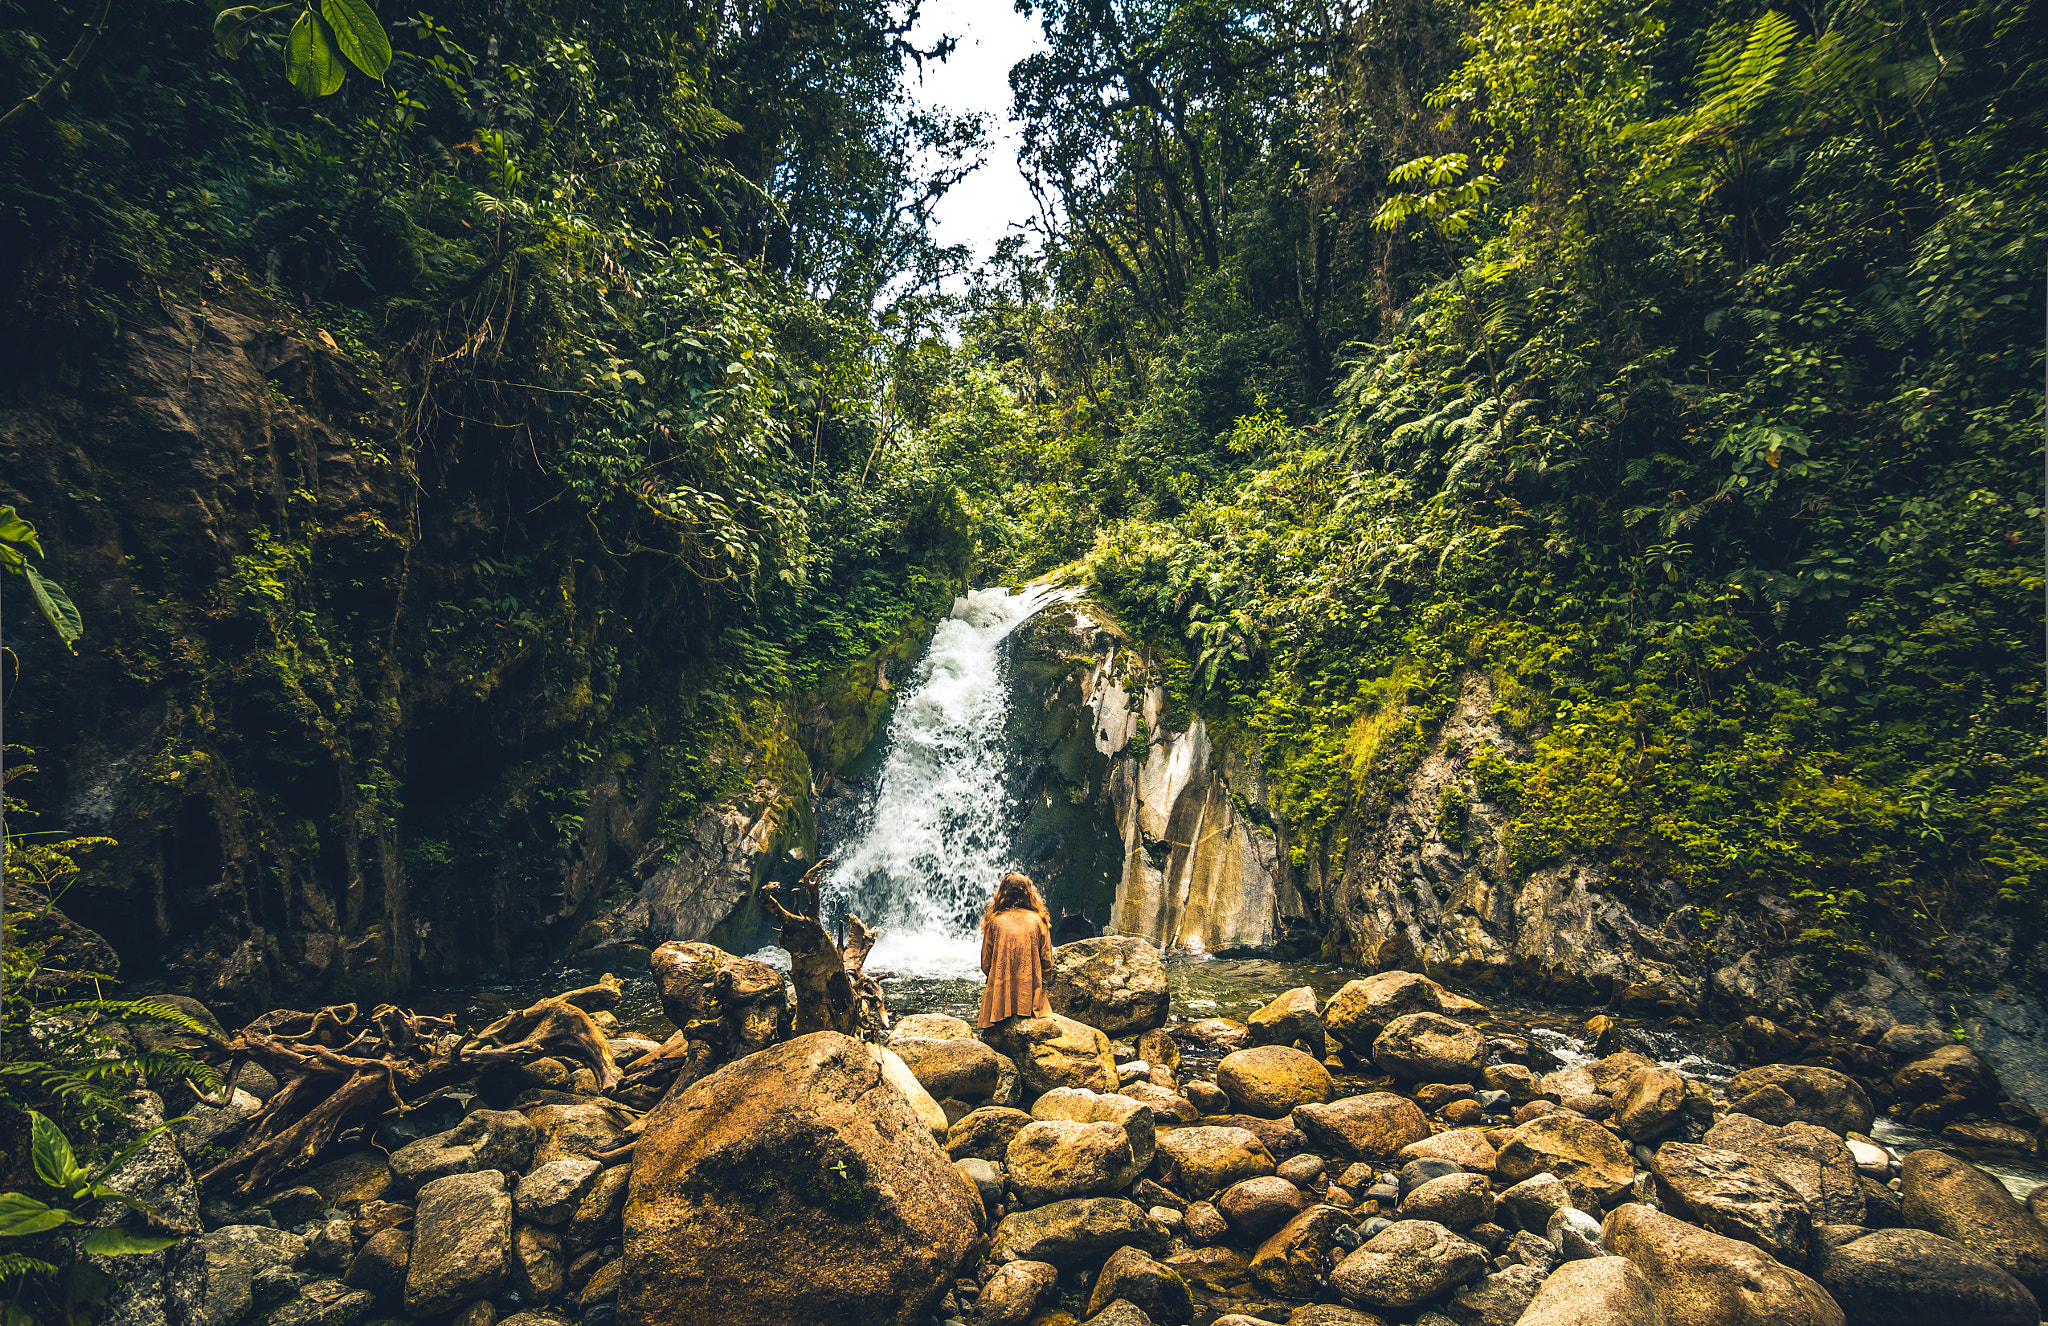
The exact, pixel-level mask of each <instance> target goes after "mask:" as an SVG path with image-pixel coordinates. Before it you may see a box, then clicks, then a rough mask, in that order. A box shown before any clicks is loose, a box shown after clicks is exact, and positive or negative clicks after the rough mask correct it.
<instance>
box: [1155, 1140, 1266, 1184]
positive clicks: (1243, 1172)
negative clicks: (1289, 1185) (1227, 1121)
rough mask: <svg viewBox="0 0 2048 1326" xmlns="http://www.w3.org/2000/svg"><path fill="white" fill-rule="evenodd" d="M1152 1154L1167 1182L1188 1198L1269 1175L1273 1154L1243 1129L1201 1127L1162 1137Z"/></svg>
mask: <svg viewBox="0 0 2048 1326" xmlns="http://www.w3.org/2000/svg"><path fill="white" fill-rule="evenodd" d="M1155 1154H1156V1155H1157V1156H1158V1160H1159V1170H1160V1175H1161V1177H1162V1178H1164V1179H1165V1180H1166V1182H1168V1183H1170V1184H1172V1185H1173V1186H1174V1187H1176V1188H1178V1189H1179V1190H1180V1191H1181V1192H1183V1193H1185V1194H1187V1195H1188V1196H1189V1197H1197V1198H1204V1199H1206V1198H1207V1197H1208V1196H1209V1195H1210V1194H1211V1193H1214V1192H1216V1191H1217V1190H1218V1189H1221V1188H1227V1187H1229V1186H1230V1185H1231V1184H1233V1183H1236V1182H1237V1181H1238V1180H1240V1179H1253V1178H1258V1177H1259V1176H1261V1175H1264V1174H1271V1173H1272V1172H1273V1170H1274V1168H1275V1166H1274V1162H1273V1153H1272V1152H1270V1151H1268V1150H1267V1149H1266V1146H1265V1143H1263V1142H1261V1141H1259V1138H1258V1134H1256V1133H1253V1132H1250V1131H1248V1130H1246V1129H1243V1128H1228V1127H1216V1126H1206V1125H1205V1126H1202V1127H1197V1128H1176V1129H1174V1130H1173V1131H1172V1132H1169V1133H1165V1134H1162V1135H1161V1136H1160V1138H1159V1141H1158V1143H1157V1150H1156V1152H1155Z"/></svg>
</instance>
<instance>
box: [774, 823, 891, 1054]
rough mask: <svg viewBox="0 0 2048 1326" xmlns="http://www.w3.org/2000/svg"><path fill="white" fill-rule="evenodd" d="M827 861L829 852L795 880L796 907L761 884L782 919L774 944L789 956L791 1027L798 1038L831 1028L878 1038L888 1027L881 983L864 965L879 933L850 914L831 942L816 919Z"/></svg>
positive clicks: (830, 936) (848, 1034) (843, 1033)
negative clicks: (793, 1004)
mask: <svg viewBox="0 0 2048 1326" xmlns="http://www.w3.org/2000/svg"><path fill="white" fill-rule="evenodd" d="M831 864H832V858H831V857H829V856H828V857H826V858H824V859H823V860H821V861H819V862H818V864H816V865H814V866H812V867H811V868H810V869H809V870H807V871H805V872H804V877H803V879H801V880H800V881H798V883H797V889H798V891H799V896H798V898H797V905H798V906H799V907H800V908H802V910H801V911H795V912H793V911H791V910H789V908H787V907H785V906H783V905H782V898H781V890H780V888H779V886H777V885H775V884H773V883H769V884H763V885H762V886H761V897H762V900H763V901H764V902H766V903H767V904H768V908H769V910H770V911H771V912H772V913H774V915H775V916H776V917H777V918H779V919H780V921H781V923H782V933H781V934H780V936H779V937H778V941H777V942H778V943H779V944H780V945H781V947H782V948H783V950H784V951H786V952H787V953H788V954H789V964H790V969H789V979H790V983H791V984H793V985H794V986H795V987H796V1018H795V1028H794V1030H795V1033H796V1034H797V1035H799V1036H803V1035H807V1034H809V1033H810V1032H813V1031H836V1032H839V1033H841V1034H842V1035H846V1036H858V1037H861V1038H862V1039H864V1040H871V1041H880V1040H881V1039H883V1037H884V1036H886V1035H887V1033H888V1030H889V1008H888V1005H887V1003H886V1002H885V1001H884V1000H883V998H882V987H881V986H880V984H878V983H877V982H876V981H875V979H874V977H872V976H870V975H868V974H867V972H866V971H865V970H863V968H864V966H865V964H866V963H867V959H868V954H869V953H871V952H873V951H874V947H875V941H876V940H877V939H879V938H880V937H881V931H879V930H870V929H869V928H868V927H867V926H866V925H865V924H864V923H863V922H862V921H861V919H860V918H859V917H858V916H849V917H847V918H846V929H845V930H844V931H843V932H842V933H841V936H840V939H839V940H838V941H837V942H835V941H834V940H833V938H832V934H831V932H830V931H828V930H826V929H825V927H824V926H823V925H822V924H820V923H819V921H818V905H819V902H820V897H819V893H820V888H821V885H822V881H823V879H824V875H825V867H827V866H829V865H831Z"/></svg>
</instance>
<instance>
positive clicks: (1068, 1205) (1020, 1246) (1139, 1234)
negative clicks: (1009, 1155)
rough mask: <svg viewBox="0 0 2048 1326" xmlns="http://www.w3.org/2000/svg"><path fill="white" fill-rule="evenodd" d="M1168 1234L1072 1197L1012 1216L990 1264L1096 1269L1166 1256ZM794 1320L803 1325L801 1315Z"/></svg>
mask: <svg viewBox="0 0 2048 1326" xmlns="http://www.w3.org/2000/svg"><path fill="white" fill-rule="evenodd" d="M1167 1240H1168V1235H1167V1232H1166V1229H1165V1228H1164V1227H1163V1226H1161V1225H1156V1224H1154V1223H1153V1222H1151V1221H1149V1220H1147V1219H1146V1218H1145V1213H1144V1212H1143V1211H1140V1210H1139V1209H1138V1208H1137V1206H1136V1205H1135V1204H1133V1203H1131V1202H1127V1201H1125V1200H1124V1199H1123V1198H1121V1197H1074V1198H1069V1199H1068V1200H1066V1201H1064V1202H1054V1203H1052V1204H1051V1205H1050V1206H1039V1207H1034V1208H1032V1209H1031V1210H1028V1211H1012V1212H1011V1213H1010V1214H1008V1215H1006V1216H1004V1217H1003V1219H1002V1222H1001V1223H1000V1224H998V1225H997V1226H996V1233H995V1239H994V1241H993V1242H992V1243H991V1244H990V1246H989V1253H988V1260H989V1262H990V1263H991V1264H992V1265H997V1266H1000V1265H1003V1264H1004V1263H1006V1262H1017V1261H1024V1262H1047V1263H1050V1264H1051V1265H1053V1266H1057V1267H1059V1268H1060V1269H1062V1270H1067V1269H1070V1268H1072V1267H1076V1266H1097V1265H1100V1264H1101V1262H1102V1260H1103V1259H1104V1258H1105V1257H1107V1256H1109V1254H1110V1253H1112V1252H1115V1251H1116V1250H1117V1249H1118V1248H1142V1249H1144V1250H1145V1251H1146V1252H1149V1253H1151V1254H1153V1255H1154V1256H1158V1255H1159V1254H1160V1253H1162V1252H1165V1251H1166V1244H1167ZM791 1320H792V1321H803V1320H807V1319H806V1318H804V1317H802V1316H796V1317H793V1318H791Z"/></svg>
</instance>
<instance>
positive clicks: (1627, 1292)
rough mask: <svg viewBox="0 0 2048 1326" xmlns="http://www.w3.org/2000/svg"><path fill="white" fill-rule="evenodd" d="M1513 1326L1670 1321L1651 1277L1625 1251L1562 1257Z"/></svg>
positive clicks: (1646, 1325)
mask: <svg viewBox="0 0 2048 1326" xmlns="http://www.w3.org/2000/svg"><path fill="white" fill-rule="evenodd" d="M1515 1326H1669V1324H1668V1323H1667V1322H1666V1320H1665V1317H1664V1309H1663V1308H1662V1307H1660V1306H1659V1305H1658V1303H1657V1296H1656V1294H1655V1293H1654V1292H1653V1291H1652V1290H1651V1288H1650V1282H1649V1281H1648V1280H1647V1279H1645V1278H1644V1277H1643V1273H1642V1272H1641V1271H1639V1270H1637V1269H1636V1266H1635V1263H1634V1262H1631V1261H1629V1260H1628V1259H1627V1258H1626V1257H1591V1258H1588V1259H1586V1260H1584V1261H1576V1262H1566V1263H1565V1264H1564V1265H1562V1266H1560V1267H1558V1268H1557V1269H1556V1270H1555V1271H1553V1272H1551V1274H1550V1276H1549V1278H1548V1279H1546V1280H1544V1282H1543V1287H1542V1288H1541V1289H1538V1290H1537V1291H1536V1297H1534V1298H1533V1299H1531V1300H1530V1301H1529V1306H1528V1307H1527V1308H1525V1309H1523V1311H1522V1315H1521V1318H1520V1319H1519V1320H1518V1321H1517V1322H1516V1323H1515Z"/></svg>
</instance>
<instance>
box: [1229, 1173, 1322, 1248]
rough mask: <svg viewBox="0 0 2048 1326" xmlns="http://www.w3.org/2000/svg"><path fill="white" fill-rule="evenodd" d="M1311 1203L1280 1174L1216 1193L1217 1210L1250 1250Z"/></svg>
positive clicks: (1234, 1185)
mask: <svg viewBox="0 0 2048 1326" xmlns="http://www.w3.org/2000/svg"><path fill="white" fill-rule="evenodd" d="M1308 1204H1309V1197H1308V1194H1307V1193H1305V1192H1303V1191H1302V1190H1301V1189H1299V1188H1297V1187H1295V1186H1294V1185H1293V1184H1292V1183H1289V1182H1288V1181H1287V1180H1286V1179H1283V1178H1281V1177H1280V1176H1279V1175H1277V1174H1268V1175H1265V1176H1263V1177H1261V1178H1256V1179H1242V1180H1240V1181H1238V1182H1236V1183H1233V1184H1231V1185H1230V1186H1229V1187H1228V1188H1225V1189H1224V1190H1223V1191H1222V1192H1220V1193H1217V1194H1216V1209H1217V1210H1218V1211H1221V1212H1222V1213H1223V1218H1224V1219H1225V1220H1227V1221H1229V1222H1230V1227H1231V1229H1232V1230H1234V1231H1236V1233H1237V1236H1238V1238H1239V1239H1240V1240H1242V1241H1243V1242H1244V1244H1245V1245H1246V1246H1247V1247H1254V1248H1255V1247H1257V1246H1258V1245H1259V1244H1261V1243H1263V1242H1264V1241H1265V1240H1266V1238H1267V1236H1268V1235H1270V1234H1272V1232H1273V1231H1274V1230H1276V1229H1278V1228H1280V1226H1282V1225H1284V1224H1286V1223H1287V1222H1288V1221H1290V1220H1292V1219H1293V1218H1294V1217H1295V1216H1296V1215H1298V1214H1300V1213H1301V1212H1302V1211H1303V1210H1304V1209H1306V1208H1307V1206H1308Z"/></svg>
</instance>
